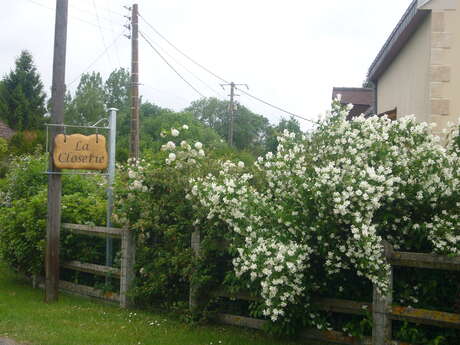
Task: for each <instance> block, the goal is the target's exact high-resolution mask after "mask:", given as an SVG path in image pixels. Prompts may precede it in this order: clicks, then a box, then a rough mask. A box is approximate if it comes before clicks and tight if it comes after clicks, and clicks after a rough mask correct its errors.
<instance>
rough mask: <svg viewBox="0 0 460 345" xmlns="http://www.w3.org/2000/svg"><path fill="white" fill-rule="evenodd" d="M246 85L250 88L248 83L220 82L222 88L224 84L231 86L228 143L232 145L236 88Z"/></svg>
mask: <svg viewBox="0 0 460 345" xmlns="http://www.w3.org/2000/svg"><path fill="white" fill-rule="evenodd" d="M240 85H243V86H246V88H248V89H249V86H248V85H247V84H235V83H234V82H231V83H230V84H220V86H222V88H224V86H230V95H229V96H230V104H229V109H228V144H229V145H230V146H233V128H234V118H235V100H234V98H235V96H238V95H235V88H236V86H240Z"/></svg>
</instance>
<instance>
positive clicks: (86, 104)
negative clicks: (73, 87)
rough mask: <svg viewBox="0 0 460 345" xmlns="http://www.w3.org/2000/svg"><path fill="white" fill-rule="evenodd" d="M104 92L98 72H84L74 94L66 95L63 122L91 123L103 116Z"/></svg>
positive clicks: (75, 123)
mask: <svg viewBox="0 0 460 345" xmlns="http://www.w3.org/2000/svg"><path fill="white" fill-rule="evenodd" d="M104 101H105V93H104V88H103V84H102V77H101V74H100V73H99V72H92V73H91V74H90V73H85V74H83V75H82V76H81V78H80V83H79V84H78V88H77V91H76V92H75V96H74V98H73V99H72V98H71V96H70V94H67V95H66V99H65V103H66V107H65V108H66V111H65V114H64V119H65V123H67V124H74V125H92V124H93V123H95V122H96V121H98V120H99V119H100V118H101V117H103V116H105V113H106V111H105V102H104Z"/></svg>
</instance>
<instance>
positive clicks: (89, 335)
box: [0, 263, 298, 345]
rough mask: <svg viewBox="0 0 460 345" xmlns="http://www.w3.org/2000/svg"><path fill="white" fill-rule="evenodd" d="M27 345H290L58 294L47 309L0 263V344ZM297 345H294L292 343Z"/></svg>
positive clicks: (232, 329)
mask: <svg viewBox="0 0 460 345" xmlns="http://www.w3.org/2000/svg"><path fill="white" fill-rule="evenodd" d="M1 337H8V338H11V339H14V340H16V341H18V342H20V343H24V344H28V345H139V344H142V345H211V344H212V345H220V344H222V345H281V344H283V345H293V344H295V343H293V342H289V341H286V340H277V339H274V338H272V337H269V336H267V335H265V334H263V333H262V332H258V331H254V330H247V329H242V328H236V327H227V326H217V325H200V326H197V325H188V324H185V323H182V322H180V321H177V320H175V319H173V318H171V317H167V316H166V315H161V314H152V313H149V312H145V311H138V310H123V309H120V308H118V307H116V306H111V305H107V304H103V303H100V302H96V301H91V300H87V299H83V298H78V297H75V296H69V295H66V294H61V295H60V298H59V301H58V302H57V303H53V304H45V303H44V302H43V291H42V290H39V289H33V288H31V287H30V284H28V283H27V282H26V281H24V280H23V279H21V278H19V277H18V276H16V275H15V274H13V273H12V272H11V271H9V270H8V269H6V268H5V267H4V265H2V264H1V263H0V338H1ZM297 344H298V343H297Z"/></svg>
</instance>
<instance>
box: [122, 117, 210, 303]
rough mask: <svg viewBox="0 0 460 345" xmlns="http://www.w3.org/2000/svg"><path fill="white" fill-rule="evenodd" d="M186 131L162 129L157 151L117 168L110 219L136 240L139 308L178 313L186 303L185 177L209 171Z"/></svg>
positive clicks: (190, 216)
mask: <svg viewBox="0 0 460 345" xmlns="http://www.w3.org/2000/svg"><path fill="white" fill-rule="evenodd" d="M188 131H189V128H188V126H187V125H183V126H181V127H176V128H171V129H168V130H164V131H162V136H163V138H164V144H163V145H162V146H161V147H160V150H159V152H154V153H151V154H144V157H145V158H143V159H141V160H133V159H130V160H128V162H127V163H126V164H121V165H119V166H118V171H117V182H116V188H115V195H116V201H115V210H114V215H113V220H114V222H115V223H117V224H120V225H123V226H129V228H130V229H132V230H133V231H134V232H135V233H136V235H137V249H136V268H137V273H138V274H137V278H138V279H137V281H136V286H135V288H134V290H133V295H134V297H135V299H136V301H137V303H139V304H141V305H146V306H151V305H152V304H156V305H160V304H161V305H162V306H165V305H167V306H169V307H172V306H173V307H174V308H177V305H178V304H180V305H183V306H185V304H184V303H185V301H187V300H188V291H189V281H190V279H191V272H192V267H193V266H194V265H195V262H194V258H193V255H192V251H191V249H190V236H191V233H192V232H193V230H194V227H193V221H194V210H193V207H192V202H191V201H189V200H187V199H186V198H185V196H186V192H187V190H189V182H188V180H189V178H190V177H193V176H201V175H202V174H204V172H205V171H207V169H210V163H209V162H208V159H207V157H206V155H205V153H204V148H205V147H206V145H205V144H203V143H202V142H201V141H198V140H192V139H186V138H187V137H189V136H190V133H188Z"/></svg>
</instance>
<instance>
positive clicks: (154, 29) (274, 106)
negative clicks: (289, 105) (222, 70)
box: [139, 14, 317, 123]
mask: <svg viewBox="0 0 460 345" xmlns="http://www.w3.org/2000/svg"><path fill="white" fill-rule="evenodd" d="M139 17H141V19H142V20H143V21H144V23H146V24H147V25H148V26H149V27H150V28H151V29H152V30H153V31H155V33H156V34H157V35H158V36H160V37H161V38H162V39H163V40H165V41H166V42H167V43H168V44H169V45H170V46H171V47H173V48H174V49H175V50H176V51H178V52H179V53H180V54H181V55H183V56H184V57H186V58H187V59H188V60H190V61H191V62H193V63H194V64H195V65H197V66H198V67H200V68H202V69H203V70H205V71H206V72H208V73H209V74H211V75H213V76H214V77H216V78H217V79H219V80H220V81H223V82H224V83H225V84H229V82H228V81H227V80H225V79H224V78H222V77H221V76H219V75H217V74H216V73H214V72H212V71H211V70H209V69H208V68H206V67H205V66H203V65H202V64H200V63H199V62H197V61H195V60H194V59H192V58H191V57H190V56H188V55H187V54H186V53H184V52H183V51H182V50H180V49H179V48H178V47H177V46H176V45H175V44H173V43H172V42H171V41H169V40H168V39H167V38H166V37H165V36H163V35H162V34H161V33H160V32H159V31H158V30H157V29H156V28H155V27H154V26H153V25H152V24H150V23H149V22H148V21H147V20H146V19H145V18H144V17H143V16H142V15H141V14H139ZM235 88H236V87H235ZM236 89H238V90H240V91H241V92H242V93H244V94H245V95H247V96H249V97H251V98H253V99H255V100H257V101H259V102H261V103H264V104H265V105H268V106H269V107H272V108H274V109H277V110H279V111H282V112H283V113H286V114H289V115H291V116H294V117H297V118H299V119H302V120H305V121H309V122H312V123H317V122H316V121H314V120H310V119H307V118H305V117H303V116H300V115H297V114H294V113H292V112H290V111H287V110H285V109H282V108H280V107H278V106H276V105H273V104H271V103H269V102H267V101H264V100H263V99H260V98H258V97H256V96H254V95H252V94H250V93H249V92H246V91H244V90H241V89H240V88H236Z"/></svg>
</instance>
